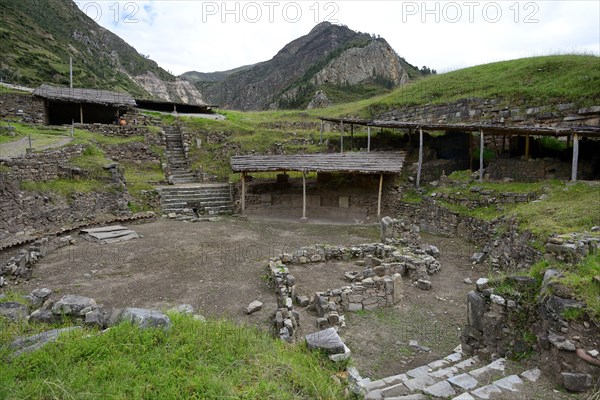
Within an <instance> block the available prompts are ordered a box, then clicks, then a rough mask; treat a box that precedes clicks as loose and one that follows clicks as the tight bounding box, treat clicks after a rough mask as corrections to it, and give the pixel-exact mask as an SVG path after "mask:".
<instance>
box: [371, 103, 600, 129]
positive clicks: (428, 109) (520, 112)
mask: <svg viewBox="0 0 600 400" xmlns="http://www.w3.org/2000/svg"><path fill="white" fill-rule="evenodd" d="M375 119H378V120H394V119H395V120H398V121H406V120H408V121H415V122H423V123H465V122H487V123H496V124H503V123H504V124H510V125H540V124H544V125H548V126H573V125H576V126H578V125H584V126H598V125H600V106H594V107H583V108H582V107H578V106H577V104H575V103H564V104H542V105H538V106H535V107H531V106H525V105H524V104H522V103H521V104H520V103H519V102H517V103H516V104H512V105H510V106H509V105H506V104H504V102H503V101H502V100H497V99H479V98H469V99H464V100H458V101H456V102H453V103H448V104H440V105H431V104H428V105H421V106H409V107H402V108H398V109H393V110H389V111H381V112H379V113H377V115H376V118H375Z"/></svg>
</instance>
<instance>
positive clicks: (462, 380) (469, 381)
mask: <svg viewBox="0 0 600 400" xmlns="http://www.w3.org/2000/svg"><path fill="white" fill-rule="evenodd" d="M448 382H450V383H451V384H453V385H454V386H456V387H459V388H461V389H462V390H469V389H473V388H475V387H477V386H478V385H479V382H478V381H477V379H475V378H473V377H472V376H471V375H469V374H460V375H456V376H453V377H451V378H448Z"/></svg>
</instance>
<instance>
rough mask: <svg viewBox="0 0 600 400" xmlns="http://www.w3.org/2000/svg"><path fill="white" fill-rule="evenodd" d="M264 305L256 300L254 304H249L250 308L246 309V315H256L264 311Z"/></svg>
mask: <svg viewBox="0 0 600 400" xmlns="http://www.w3.org/2000/svg"><path fill="white" fill-rule="evenodd" d="M262 306H263V303H262V302H260V301H258V300H254V301H253V302H251V303H250V304H248V306H247V307H246V314H248V315H250V314H254V313H255V312H257V311H260V310H261V309H262Z"/></svg>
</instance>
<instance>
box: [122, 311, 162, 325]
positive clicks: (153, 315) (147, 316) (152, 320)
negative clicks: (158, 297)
mask: <svg viewBox="0 0 600 400" xmlns="http://www.w3.org/2000/svg"><path fill="white" fill-rule="evenodd" d="M120 321H129V322H132V323H133V324H135V325H137V326H138V327H139V328H142V329H146V328H167V329H168V328H170V327H171V320H170V319H169V317H167V316H166V315H165V314H163V313H161V312H160V311H155V310H147V309H145V308H126V309H124V310H123V313H122V314H121V316H120Z"/></svg>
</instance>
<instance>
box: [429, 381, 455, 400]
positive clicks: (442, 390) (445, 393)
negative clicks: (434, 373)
mask: <svg viewBox="0 0 600 400" xmlns="http://www.w3.org/2000/svg"><path fill="white" fill-rule="evenodd" d="M423 393H425V394H428V395H430V396H433V397H441V398H444V399H445V398H448V397H450V396H454V395H455V394H456V391H455V390H454V388H453V387H452V386H451V385H450V384H449V383H448V382H447V381H441V382H438V383H436V384H435V385H431V386H428V387H426V388H425V389H423Z"/></svg>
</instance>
